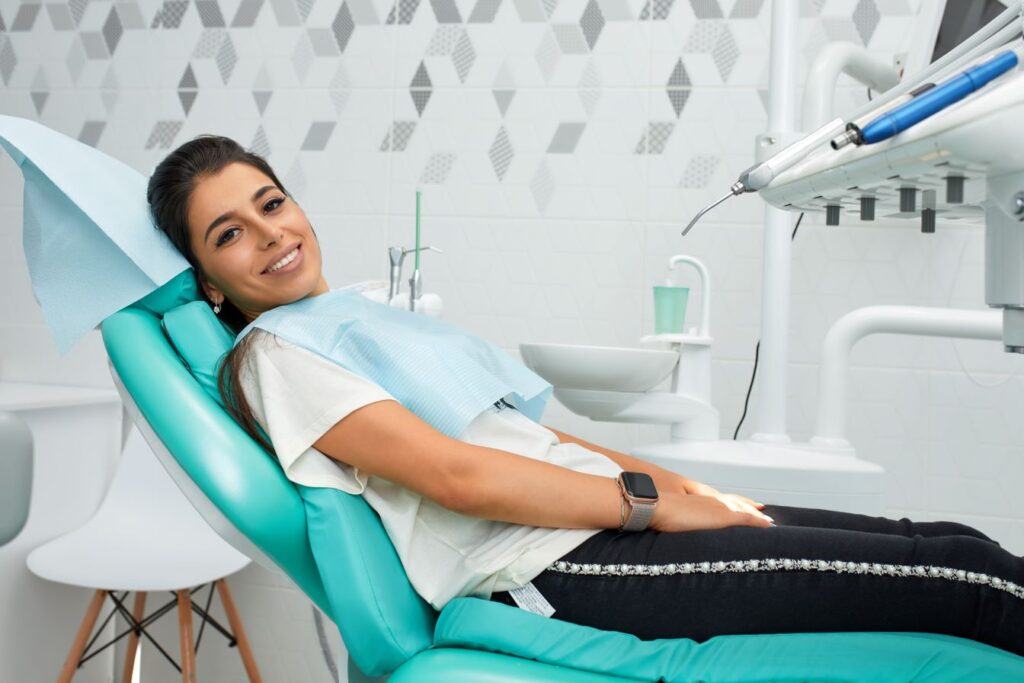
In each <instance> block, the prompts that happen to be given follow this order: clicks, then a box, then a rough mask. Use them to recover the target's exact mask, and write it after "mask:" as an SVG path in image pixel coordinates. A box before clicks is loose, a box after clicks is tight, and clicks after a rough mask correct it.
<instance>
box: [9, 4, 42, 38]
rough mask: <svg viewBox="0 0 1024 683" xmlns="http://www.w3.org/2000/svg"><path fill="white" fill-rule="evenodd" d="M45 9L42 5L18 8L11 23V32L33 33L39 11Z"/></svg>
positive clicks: (25, 5) (24, 5)
mask: <svg viewBox="0 0 1024 683" xmlns="http://www.w3.org/2000/svg"><path fill="white" fill-rule="evenodd" d="M42 8H43V6H42V4H41V3H25V4H23V5H22V6H21V7H19V8H18V13H17V14H15V15H14V21H13V22H11V31H31V30H32V25H33V24H35V23H36V17H37V16H39V10H41V9H42Z"/></svg>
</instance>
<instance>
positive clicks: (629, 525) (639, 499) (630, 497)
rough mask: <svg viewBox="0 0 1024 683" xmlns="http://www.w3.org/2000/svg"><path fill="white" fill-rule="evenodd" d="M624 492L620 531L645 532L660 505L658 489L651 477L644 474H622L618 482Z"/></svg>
mask: <svg viewBox="0 0 1024 683" xmlns="http://www.w3.org/2000/svg"><path fill="white" fill-rule="evenodd" d="M617 481H618V482H619V490H620V491H621V492H622V514H621V516H620V520H619V530H620V531H643V530H644V529H646V528H647V525H648V524H650V523H651V518H652V517H654V508H655V507H657V505H658V489H657V488H656V487H655V486H654V480H653V479H651V475H649V474H644V473H643V472H621V473H619V476H618V480H617Z"/></svg>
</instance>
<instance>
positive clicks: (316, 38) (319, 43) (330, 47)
mask: <svg viewBox="0 0 1024 683" xmlns="http://www.w3.org/2000/svg"><path fill="white" fill-rule="evenodd" d="M306 34H307V35H308V36H309V43H310V45H312V46H313V54H314V55H316V56H317V57H336V56H337V55H338V43H336V42H335V40H334V34H333V33H332V32H331V29H329V28H311V29H307V30H306Z"/></svg>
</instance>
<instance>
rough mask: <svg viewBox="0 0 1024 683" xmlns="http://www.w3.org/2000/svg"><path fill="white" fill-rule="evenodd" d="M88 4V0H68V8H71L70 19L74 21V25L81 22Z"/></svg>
mask: <svg viewBox="0 0 1024 683" xmlns="http://www.w3.org/2000/svg"><path fill="white" fill-rule="evenodd" d="M88 4H89V0H68V9H70V10H71V20H72V21H74V22H75V26H78V24H79V23H81V21H82V17H83V16H84V15H85V8H86V6H87V5H88Z"/></svg>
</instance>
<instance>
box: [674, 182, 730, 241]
mask: <svg viewBox="0 0 1024 683" xmlns="http://www.w3.org/2000/svg"><path fill="white" fill-rule="evenodd" d="M736 185H739V186H740V187H742V185H740V183H736ZM736 185H733V187H736ZM738 194H741V192H734V191H733V189H732V188H730V189H729V191H728V192H726V193H725V196H724V197H722V198H721V199H716V200H715V201H713V202H711V203H710V204H708V205H707V206H705V207H704V208H703V209H701V210H700V211H698V212H697V215H696V216H694V217H693V220H692V221H690V222H689V223H688V224H687V225H686V227H685V228H683V237H686V233H688V232H690V228H692V227H693V226H695V225H696V224H697V221H699V220H700V219H701V216H703V215H704V214H706V213H707V212H708V211H710V210H711V209H713V208H715V207H716V206H718V205H719V204H721V203H722V202H724V201H725V200H726V199H728V198H729V197H734V196H736V195H738Z"/></svg>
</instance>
